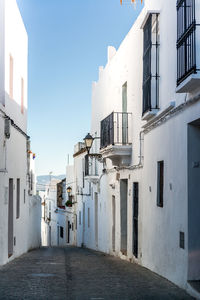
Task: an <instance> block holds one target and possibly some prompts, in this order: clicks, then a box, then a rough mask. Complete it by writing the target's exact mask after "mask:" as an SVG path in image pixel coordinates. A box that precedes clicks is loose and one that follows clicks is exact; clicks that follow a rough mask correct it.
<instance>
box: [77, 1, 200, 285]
mask: <svg viewBox="0 0 200 300" xmlns="http://www.w3.org/2000/svg"><path fill="white" fill-rule="evenodd" d="M150 12H151V13H152V12H154V13H155V12H156V13H159V14H160V18H159V20H160V21H159V32H160V47H159V51H160V53H159V75H160V78H159V109H158V110H157V111H156V112H155V113H156V115H155V116H159V114H161V113H163V114H166V113H167V112H166V111H165V109H166V108H167V107H169V104H170V103H171V102H172V101H174V102H175V104H174V105H175V109H177V111H176V113H174V114H173V115H172V114H171V115H170V116H168V117H167V119H165V120H163V119H161V121H160V124H159V126H155V128H153V129H152V128H150V129H149V131H145V132H143V131H144V128H143V126H144V125H145V124H146V121H144V120H143V119H142V101H143V94H142V92H143V91H142V85H143V29H142V26H143V25H144V22H145V20H147V17H148V14H149V13H150ZM169 16H170V22H169ZM199 18H200V7H199V4H198V3H197V5H196V19H197V20H199ZM197 23H199V22H197ZM176 26H177V14H176V1H174V0H169V1H164V0H162V1H157V0H146V1H145V6H144V9H143V10H142V12H141V14H140V15H139V17H138V19H137V20H136V22H135V24H134V25H133V27H132V28H131V30H130V31H129V33H128V34H127V36H126V37H125V39H124V40H123V42H122V43H121V45H120V47H119V49H118V50H117V51H116V52H115V49H114V48H111V47H109V48H108V63H107V64H106V66H105V67H100V68H99V79H98V81H97V82H94V83H93V85H92V116H91V130H90V133H91V134H92V135H93V137H95V136H97V137H99V136H100V121H101V120H103V119H104V118H105V117H106V116H108V115H109V114H110V113H112V112H113V111H118V112H121V111H122V86H123V84H124V83H125V82H127V111H128V112H130V113H131V114H132V124H131V125H132V126H131V127H132V129H131V131H130V134H131V142H132V157H131V163H130V165H129V166H128V167H123V168H119V169H117V168H115V169H114V168H113V165H112V163H111V161H110V160H109V159H106V161H104V164H102V163H99V164H98V171H99V177H98V179H96V183H94V181H93V180H92V176H91V178H90V179H89V181H90V182H91V191H92V193H91V196H86V197H83V196H77V199H78V208H77V213H78V211H81V216H83V207H84V206H85V222H84V224H85V226H83V222H81V225H79V226H78V230H77V244H78V245H79V246H81V244H82V243H84V245H85V246H87V247H89V248H93V249H98V250H100V251H103V252H107V253H112V254H114V255H118V256H120V257H122V258H124V259H127V260H134V261H137V262H138V263H140V264H142V265H144V266H145V267H147V268H149V269H151V270H153V271H154V272H157V273H158V274H160V275H162V276H164V277H166V278H168V279H169V280H171V281H172V282H174V283H176V284H177V285H179V286H181V287H183V288H187V280H188V256H189V255H188V238H191V237H189V236H188V222H189V221H188V214H189V212H188V201H189V200H188V199H189V198H188V163H187V160H188V124H189V123H190V122H192V121H194V120H197V119H200V115H199V111H200V110H199V109H200V104H199V101H197V102H195V103H193V104H190V105H188V104H187V105H185V104H184V103H186V102H187V100H189V99H191V98H192V97H193V96H194V95H197V94H198V93H199V91H200V89H199V88H198V87H197V89H196V90H193V91H192V92H191V93H190V94H184V93H180V94H178V93H176V73H177V71H176V68H177V63H176V59H177V53H176V39H177V37H176ZM198 30H199V29H198V28H197V31H198ZM199 43H200V40H199V38H198V32H197V52H198V54H199V53H200V51H199ZM198 54H197V63H198ZM180 105H182V107H183V106H184V105H185V108H184V109H182V107H180ZM171 109H173V108H172V107H171ZM140 132H143V133H141V135H140ZM140 138H141V141H140ZM98 151H99V140H97V141H96V149H95V146H93V149H92V150H91V153H96V152H98ZM85 154H86V153H82V154H80V155H78V156H76V157H75V159H74V164H75V170H76V171H75V172H76V185H77V186H81V187H83V183H82V180H83V178H82V172H83V164H82V162H83V159H84V156H85ZM140 155H142V157H141V159H140ZM199 159H200V158H199ZM161 160H163V161H164V206H163V208H161V207H158V206H157V202H156V200H157V162H158V161H161ZM139 162H140V163H142V165H140V166H139V167H138V166H137V165H138V163H139ZM103 169H104V170H103ZM117 174H118V175H117ZM116 176H117V177H116ZM122 179H126V180H127V182H128V196H127V253H125V255H124V254H123V253H122V252H121V251H120V250H121V233H120V230H121V223H120V216H121V207H120V180H122ZM134 182H138V184H139V216H138V258H135V257H134V255H133V183H134ZM85 185H86V186H87V184H85ZM83 191H85V190H84V189H83ZM95 193H97V194H96V195H98V241H97V242H96V239H95V199H94V198H95ZM112 196H115V203H116V208H115V210H116V224H115V251H114V252H113V249H112ZM88 208H89V209H90V227H88V226H87V213H88ZM190 218H192V216H190ZM180 232H183V233H184V235H185V247H184V249H182V248H180V245H179V243H180V241H179V239H180V237H179V234H180ZM190 255H191V256H192V255H193V256H194V255H197V250H196V252H195V253H190ZM196 261H197V262H198V261H199V260H198V259H197V260H196Z"/></svg>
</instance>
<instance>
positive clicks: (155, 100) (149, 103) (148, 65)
mask: <svg viewBox="0 0 200 300" xmlns="http://www.w3.org/2000/svg"><path fill="white" fill-rule="evenodd" d="M159 48H160V41H159V14H158V13H157V14H150V15H149V17H148V19H147V22H146V24H145V26H144V49H143V111H142V114H143V115H144V114H145V113H146V112H147V111H151V110H152V109H159V78H160V75H159Z"/></svg>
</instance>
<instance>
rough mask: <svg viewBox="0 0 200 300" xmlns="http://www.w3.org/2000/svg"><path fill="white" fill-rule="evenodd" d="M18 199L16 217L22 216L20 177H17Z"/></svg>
mask: <svg viewBox="0 0 200 300" xmlns="http://www.w3.org/2000/svg"><path fill="white" fill-rule="evenodd" d="M16 196H17V197H16V199H17V202H16V204H17V207H16V218H17V219H19V217H20V179H19V178H17V194H16Z"/></svg>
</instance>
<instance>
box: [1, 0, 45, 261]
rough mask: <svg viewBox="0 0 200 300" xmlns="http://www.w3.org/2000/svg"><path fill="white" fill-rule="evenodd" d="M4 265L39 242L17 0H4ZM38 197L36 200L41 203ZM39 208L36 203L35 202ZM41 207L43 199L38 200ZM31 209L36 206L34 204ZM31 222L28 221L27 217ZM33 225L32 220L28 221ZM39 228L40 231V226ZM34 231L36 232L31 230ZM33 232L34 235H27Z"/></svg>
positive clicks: (23, 36)
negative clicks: (32, 185) (33, 195)
mask: <svg viewBox="0 0 200 300" xmlns="http://www.w3.org/2000/svg"><path fill="white" fill-rule="evenodd" d="M0 48H1V50H0V139H1V144H0V158H1V159H0V160H1V165H0V194H1V201H0V253H1V255H0V265H2V264H4V263H6V262H8V261H9V260H11V259H13V258H15V257H17V256H19V255H21V254H22V253H24V252H26V251H27V250H28V249H29V248H35V247H38V246H39V245H40V240H39V238H38V236H40V235H39V234H40V233H39V231H40V228H39V227H38V226H37V225H36V228H34V227H33V224H34V223H35V222H37V221H38V220H39V218H40V216H39V215H38V216H37V215H34V211H35V210H34V208H31V206H33V205H34V206H35V204H34V201H36V202H37V201H38V202H39V199H38V200H37V199H36V198H35V199H33V197H32V198H31V199H30V198H29V191H30V190H29V184H28V181H29V179H28V178H29V171H30V169H29V164H28V157H29V153H28V151H27V150H28V145H29V142H28V140H29V137H28V136H27V134H26V133H27V55H28V53H27V51H28V38H27V34H26V30H25V28H24V24H23V21H22V19H21V15H20V13H19V10H18V7H17V4H16V1H15V0H6V1H5V0H1V1H0ZM38 202H37V203H38ZM36 206H37V208H38V204H36ZM39 207H40V205H39ZM32 209H33V210H32ZM29 222H30V223H29ZM29 225H30V226H29ZM36 230H38V231H36ZM33 231H34V232H33ZM32 234H33V236H34V237H33V240H32V241H30V240H29V238H30V236H32Z"/></svg>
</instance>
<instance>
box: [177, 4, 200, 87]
mask: <svg viewBox="0 0 200 300" xmlns="http://www.w3.org/2000/svg"><path fill="white" fill-rule="evenodd" d="M199 25H200V24H196V16H195V0H178V1H177V43H176V47H177V86H178V85H179V84H180V83H181V82H182V81H184V80H185V79H186V78H187V77H188V76H189V75H191V74H196V73H197V71H200V69H198V68H197V59H196V27H197V26H199Z"/></svg>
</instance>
